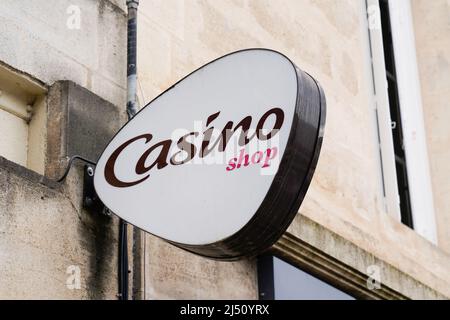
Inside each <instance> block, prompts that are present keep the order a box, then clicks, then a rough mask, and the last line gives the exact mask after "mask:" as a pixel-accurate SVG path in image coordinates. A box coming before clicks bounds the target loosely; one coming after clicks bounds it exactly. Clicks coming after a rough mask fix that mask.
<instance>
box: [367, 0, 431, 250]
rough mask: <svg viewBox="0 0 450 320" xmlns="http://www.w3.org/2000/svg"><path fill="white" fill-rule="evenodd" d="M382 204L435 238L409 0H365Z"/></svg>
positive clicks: (412, 226) (398, 216) (421, 232)
mask: <svg viewBox="0 0 450 320" xmlns="http://www.w3.org/2000/svg"><path fill="white" fill-rule="evenodd" d="M366 4H367V14H368V22H369V42H370V53H371V64H372V71H373V83H374V101H375V102H374V104H375V111H376V119H377V124H378V133H379V135H378V137H379V142H380V159H381V167H382V177H383V192H384V196H385V200H386V201H385V208H386V211H387V212H388V213H390V214H391V215H393V216H394V217H396V218H397V219H398V220H400V221H401V222H403V223H404V224H405V225H407V226H409V227H410V228H414V230H416V231H417V232H418V233H419V234H420V235H422V236H423V237H425V238H427V239H428V240H430V241H432V242H434V243H436V226H435V218H434V206H433V196H432V190H431V180H430V176H429V164H428V153H427V148H426V137H425V128H424V121H423V114H422V101H421V94H420V81H419V73H418V67H417V59H416V49H415V40H414V30H413V23H412V14H411V7H410V2H409V0H396V1H389V0H367V1H366Z"/></svg>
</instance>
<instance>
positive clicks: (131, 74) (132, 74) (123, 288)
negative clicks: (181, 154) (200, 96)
mask: <svg viewBox="0 0 450 320" xmlns="http://www.w3.org/2000/svg"><path fill="white" fill-rule="evenodd" d="M126 4H127V7H128V33H127V34H128V36H127V115H128V120H130V119H131V118H133V116H134V115H135V114H136V112H137V101H136V80H137V79H136V35H137V8H138V5H139V0H127V2H126ZM127 227H128V224H127V223H126V222H125V221H123V220H122V219H120V222H119V299H120V300H128V232H127ZM134 231H135V232H136V231H138V232H139V230H136V229H135V230H134Z"/></svg>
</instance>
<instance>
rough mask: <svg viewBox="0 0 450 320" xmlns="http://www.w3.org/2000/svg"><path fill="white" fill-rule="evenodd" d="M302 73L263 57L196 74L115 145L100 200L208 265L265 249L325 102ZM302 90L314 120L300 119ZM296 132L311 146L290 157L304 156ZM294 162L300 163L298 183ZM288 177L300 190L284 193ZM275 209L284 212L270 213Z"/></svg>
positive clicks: (241, 56) (283, 215)
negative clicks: (313, 100)
mask: <svg viewBox="0 0 450 320" xmlns="http://www.w3.org/2000/svg"><path fill="white" fill-rule="evenodd" d="M299 72H301V71H300V70H298V69H297V68H296V67H295V65H294V64H293V63H292V62H291V61H290V60H289V59H287V58H286V57H285V56H283V55H282V54H280V53H277V52H274V51H271V50H265V49H250V50H244V51H239V52H236V53H232V54H229V55H226V56H224V57H222V58H219V59H217V60H215V61H213V62H211V63H209V64H207V65H205V66H203V67H202V68H200V69H198V70H197V71H195V72H193V73H192V74H190V75H189V76H187V77H186V78H184V79H183V80H181V81H179V82H178V83H177V84H175V85H174V86H173V87H171V88H170V89H168V90H167V91H165V92H164V93H163V94H161V95H160V96H158V97H157V98H156V99H154V100H153V101H152V102H150V103H149V104H147V105H146V106H145V107H144V108H143V109H142V110H141V111H140V112H139V113H138V114H137V115H136V116H135V117H134V118H133V119H132V120H130V121H129V122H128V123H127V124H126V125H125V126H124V127H123V128H122V129H121V130H120V131H119V132H118V133H117V134H116V136H115V137H114V138H113V139H112V141H111V142H110V143H109V145H108V146H107V147H106V149H105V150H104V152H103V154H102V156H101V157H100V159H99V161H98V163H97V166H96V170H95V177H94V185H95V189H96V191H97V194H98V196H99V197H100V199H101V200H102V201H103V203H104V204H105V205H106V206H107V207H108V208H109V209H110V210H111V211H112V212H114V213H115V214H117V215H118V216H120V217H121V218H122V219H124V220H126V221H127V222H129V223H131V224H133V225H135V226H137V227H139V228H141V229H143V230H145V231H147V232H149V233H151V234H154V235H156V236H158V237H161V238H163V239H166V240H168V241H170V242H173V243H174V244H176V245H179V246H181V247H183V248H185V249H188V250H190V251H193V252H196V253H199V254H202V255H205V256H210V257H214V258H222V259H233V258H237V257H239V256H242V255H246V254H249V253H251V254H255V253H257V252H258V251H260V250H262V249H263V247H267V245H268V242H271V243H273V242H274V241H276V239H273V238H274V234H277V237H279V234H281V233H282V231H284V230H285V229H286V228H287V226H288V223H289V222H290V220H292V218H293V216H295V212H296V210H297V209H298V205H299V204H300V203H298V202H299V201H300V202H301V199H302V198H303V196H304V192H306V190H304V192H302V190H301V189H302V186H303V185H304V182H305V179H306V180H307V181H306V182H307V184H309V180H310V178H311V177H310V175H311V174H312V172H311V163H312V162H313V166H314V165H315V162H316V161H317V155H318V147H320V143H319V140H321V139H318V137H319V136H320V134H319V131H320V130H319V129H320V128H319V127H320V123H321V122H323V118H322V121H321V109H324V106H325V104H324V99H323V94H322V93H321V91H320V89H319V87H318V84H316V83H315V81H314V80H312V78H310V77H309V76H305V75H304V74H303V73H302V74H301V76H302V77H304V79H303V78H299ZM307 77H309V78H307ZM305 79H306V80H305ZM308 81H309V82H308ZM306 82H308V83H310V87H311V90H312V91H313V92H315V96H316V98H317V99H316V100H317V102H316V103H315V105H313V106H311V108H312V109H314V110H316V111H315V114H316V116H315V117H314V116H311V115H305V117H306V118H307V119H300V118H299V117H301V112H305V111H307V108H306V109H304V110H301V108H300V107H299V103H300V101H301V99H300V98H299V95H300V92H299V90H301V88H303V87H304V85H305V84H306ZM305 93H306V94H310V93H308V92H306V91H305ZM313 95H314V94H313ZM321 99H322V100H323V101H322V102H321ZM307 100H308V99H307ZM309 100H310V99H309ZM309 100H308V101H306V100H305V101H303V102H305V105H308V103H309V104H310V101H309ZM312 109H311V110H312ZM310 113H311V112H310ZM312 113H313V114H314V112H312ZM322 113H323V112H322ZM308 117H309V118H308ZM310 118H311V119H310ZM311 122H312V123H311ZM302 125H304V126H305V127H308V126H309V127H311V126H312V130H310V131H309V132H306V131H305V132H306V133H305V134H306V136H304V137H303V139H310V140H312V142H311V146H310V150H306V151H304V154H301V155H295V154H296V153H297V152H295V151H289V150H290V149H292V150H294V149H293V148H290V147H289V146H290V145H292V147H294V144H296V146H297V147H298V148H302V145H301V144H302V143H304V141H302V142H299V140H300V139H301V137H297V136H298V135H299V133H300V131H301V130H297V128H298V126H302ZM320 138H321V137H320ZM299 143H300V144H299ZM297 147H296V148H297ZM297 151H302V150H297ZM296 157H303V158H305V159H299V160H298V161H296ZM314 158H315V159H314ZM295 161H296V162H297V165H302V161H303V162H305V165H304V167H307V168H306V170H303V171H304V172H303V173H301V172H298V171H299V170H298V169H295V168H294V167H295V164H294V162H295ZM292 164H294V166H293V165H292ZM300 171H301V170H300ZM308 175H309V177H308ZM287 176H290V178H289V179H292V178H295V179H296V180H295V181H297V182H295V181H294V182H293V183H294V185H291V184H292V183H290V185H286V183H287V182H288V181H287V180H286V177H287ZM297 179H298V180H297ZM283 188H288V189H289V191H287V190H286V191H283ZM291 189H292V190H291ZM303 189H304V187H303ZM283 192H285V194H286V195H289V197H288V199H283V197H284V196H283V195H282V193H283ZM302 193H303V195H301V194H302ZM299 197H300V198H301V199H300V200H299ZM279 201H282V204H283V206H286V207H289V209H286V210H284V211H285V212H277V210H282V207H283V206H278V208H274V206H276V205H277V203H278V202H279ZM293 207H296V208H294V209H292V208H293ZM293 210H294V211H295V212H294V213H293ZM273 215H278V216H277V217H276V219H275V220H273V219H274V217H271V216H273ZM278 220H279V221H278ZM288 220H289V221H288ZM286 222H288V223H287V225H286ZM272 223H274V225H271V224H272ZM277 224H279V225H277ZM247 229H248V230H247ZM282 229H283V230H282ZM280 232H281V233H280ZM264 234H266V236H265V238H264V239H261V240H260V241H259V240H257V239H256V238H259V237H261V236H264ZM252 237H254V239H252ZM245 239H247V240H245ZM246 241H247V242H248V243H245V242H246ZM258 241H259V242H258ZM234 243H235V245H233V244H234Z"/></svg>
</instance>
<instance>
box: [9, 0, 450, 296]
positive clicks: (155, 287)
mask: <svg viewBox="0 0 450 320" xmlns="http://www.w3.org/2000/svg"><path fill="white" fill-rule="evenodd" d="M411 3H412V9H413V18H414V27H415V35H416V44H417V53H418V64H419V70H420V81H421V86H422V97H423V106H424V115H425V126H426V129H427V143H428V145H427V147H428V151H429V159H430V164H431V179H432V183H433V196H434V202H435V211H436V212H435V214H436V222H437V235H438V245H437V246H436V245H433V244H432V243H430V242H429V241H427V240H426V239H424V238H422V237H421V236H419V235H418V234H417V233H416V232H414V231H413V230H411V229H409V228H408V227H406V226H404V225H402V224H401V223H400V222H399V221H397V220H396V219H394V218H393V217H392V216H390V215H388V214H386V212H385V210H384V206H383V193H382V178H381V173H380V160H379V155H378V145H377V130H376V119H375V115H374V112H373V109H372V103H373V92H372V82H371V81H372V75H371V65H370V55H369V44H368V43H369V39H368V31H367V16H366V7H365V2H364V1H354V0H339V1H336V0H301V1H294V0H292V1H290V0H289V1H288V0H286V1H270V0H264V1H262V0H261V1H260V0H247V1H246V0H233V1H226V0H220V1H201V0H198V1H194V0H192V1H188V0H170V1H168V0H152V1H146V0H141V4H140V7H139V22H138V78H139V86H138V98H139V101H140V103H141V105H143V104H144V103H146V102H149V101H150V100H151V99H152V98H154V97H156V96H157V95H158V94H159V93H161V92H162V91H163V90H165V89H167V88H168V87H170V85H172V84H173V83H174V82H175V81H177V80H179V79H180V78H181V77H183V76H184V75H186V74H188V73H189V72H191V71H193V70H194V69H196V68H198V67H200V66H201V65H203V64H204V63H207V62H209V61H210V60H212V59H215V58H217V57H219V56H221V55H224V54H226V53H229V52H231V51H235V50H239V49H242V48H249V47H268V48H272V49H275V50H278V51H280V52H283V53H285V54H286V55H287V56H289V57H290V58H291V59H292V60H293V61H294V62H295V63H296V64H297V65H298V66H299V67H300V68H302V69H303V70H305V71H307V72H308V73H311V74H313V75H314V77H315V78H316V79H318V81H319V82H320V83H321V85H322V86H323V88H324V91H325V93H326V96H327V106H328V110H327V113H328V115H327V124H326V129H325V138H324V145H323V148H322V153H321V157H320V159H319V164H318V167H317V171H316V174H315V176H314V179H313V182H312V185H311V187H310V190H309V191H308V194H307V196H306V198H305V201H304V203H303V205H302V207H301V208H300V214H299V215H298V217H297V218H296V220H295V221H294V222H293V224H292V225H291V226H290V228H289V230H288V233H287V234H286V236H285V237H284V238H283V239H282V240H280V242H279V243H278V244H277V245H276V246H275V247H274V251H273V252H274V253H275V254H277V255H280V256H283V257H285V258H287V259H288V260H289V261H290V262H291V263H293V264H296V265H298V266H301V267H303V268H306V269H307V270H309V271H311V272H316V273H318V274H321V275H322V276H324V275H325V273H326V271H327V270H332V269H333V268H334V269H333V270H335V272H336V274H337V277H339V276H341V277H342V279H344V280H345V279H347V280H346V281H347V282H345V281H342V283H340V285H341V286H343V287H345V288H348V289H350V290H352V291H353V292H356V294H357V293H358V292H359V296H361V297H367V298H371V297H372V298H402V297H404V298H450V272H449V271H450V269H449V266H450V227H449V226H450V210H449V208H450V201H449V199H448V196H447V195H448V193H449V191H450V179H448V175H449V172H448V170H447V164H448V163H449V161H450V159H449V157H450V154H449V151H448V149H449V148H448V146H450V141H449V137H450V129H449V127H448V126H447V125H446V123H447V120H448V119H449V117H450V114H449V112H450V111H449V110H450V109H449V108H448V102H447V101H449V100H450V91H449V88H450V79H449V75H450V72H449V70H448V69H449V68H448V67H449V65H450V61H449V59H450V52H449V51H450V30H449V21H450V19H449V17H450V13H449V12H450V4H449V2H448V1H446V0H433V1H425V0H412V1H411ZM70 5H76V6H78V7H79V8H80V9H81V28H80V29H73V30H72V29H69V28H68V27H67V24H66V23H67V18H68V16H69V14H68V13H67V11H66V10H67V8H68V7H69V6H70ZM125 10H126V7H125V1H121V0H114V1H113V0H111V1H107V0H99V1H94V0H70V1H69V0H63V1H61V0H58V1H56V0H52V1H39V2H38V1H36V2H33V3H32V4H29V3H27V5H24V3H23V1H17V0H3V2H2V6H1V8H0V61H1V63H2V64H5V65H7V66H8V67H9V68H13V69H14V70H16V71H17V72H18V73H23V74H25V75H26V76H27V77H30V78H32V79H34V80H33V81H36V82H37V83H39V85H41V86H43V87H44V88H46V90H47V94H46V100H45V101H46V105H47V109H46V110H47V115H46V126H45V128H46V129H45V130H44V131H45V135H46V149H45V150H47V154H46V162H45V170H44V171H45V176H46V177H45V178H44V177H43V176H41V175H39V174H37V173H35V172H32V171H30V170H28V169H25V168H23V167H20V166H18V165H16V164H14V163H11V162H10V161H8V160H5V159H3V158H0V221H1V223H0V274H2V277H0V298H2V299H6V298H63V299H77V298H82V299H92V298H94V299H95V298H102V299H103V298H105V299H115V298H116V293H117V252H118V249H117V237H118V223H117V222H118V221H117V218H115V217H113V218H110V217H106V216H101V215H92V214H89V213H88V212H86V211H85V210H83V209H82V196H81V194H82V186H83V183H82V166H81V165H78V166H77V167H76V168H75V170H73V171H72V172H71V174H70V175H69V176H68V179H67V180H66V182H64V183H62V184H59V183H56V182H54V181H53V180H55V179H56V178H57V177H59V176H60V175H61V174H62V172H63V170H64V166H65V165H66V163H67V157H69V156H71V155H74V154H76V153H80V152H81V153H83V155H84V156H86V157H90V156H91V157H92V159H94V158H95V157H96V156H97V155H98V154H97V153H96V152H98V151H97V150H96V148H95V146H96V145H97V144H98V148H99V149H101V148H102V147H103V144H104V143H105V141H107V140H108V138H109V137H110V136H111V135H112V134H113V133H114V131H115V130H116V129H117V128H118V127H119V126H120V124H121V123H124V121H125V107H124V105H125V98H126V71H125V70H126V49H125V48H126V11H125ZM63 80H65V81H63ZM71 101H72V102H71ZM71 112H72V113H71ZM87 113H91V114H92V115H91V116H86V114H87ZM71 114H73V115H77V114H78V115H80V116H79V117H76V116H70V115H71ZM105 117H106V119H108V120H107V121H103V122H102V121H101V119H105ZM95 123H97V124H98V125H99V128H96V129H95V130H94V129H93V127H92V126H93V125H94V124H95ZM77 128H79V130H80V132H78V131H77ZM0 130H1V128H0ZM89 130H93V131H89ZM77 134H79V135H77ZM89 136H91V137H92V139H93V140H92V141H90V142H89V143H86V144H83V143H82V142H80V139H82V138H83V139H87V137H89ZM71 137H74V138H72V139H71ZM30 141H31V140H30ZM1 154H2V153H1V150H0V155H1ZM94 160H95V159H94ZM130 229H131V228H130ZM130 231H131V230H130ZM131 246H132V244H131V243H130V252H131V251H132V248H131ZM138 246H140V247H141V250H143V252H144V258H143V260H144V261H143V264H142V266H141V268H138V267H134V266H133V263H132V262H133V261H131V265H130V269H131V270H132V271H133V272H132V273H131V274H130V276H131V280H132V279H133V277H134V276H135V274H134V273H135V272H141V273H142V274H143V275H145V277H142V280H141V281H140V282H139V283H136V282H135V283H134V286H135V287H134V288H133V289H134V291H135V292H140V293H143V294H142V295H141V297H145V298H147V299H167V298H169V299H170V298H182V299H184V298H194V299H197V298H198V299H200V298H212V299H214V298H222V299H227V298H230V299H256V298H257V297H258V284H257V271H256V261H255V259H250V260H244V261H237V262H218V261H212V260H205V259H203V258H201V257H197V256H194V255H192V254H190V253H186V252H184V251H182V250H180V249H178V248H175V247H173V246H171V245H169V244H167V243H165V242H162V241H160V240H158V239H156V238H154V237H152V236H150V235H147V236H145V239H144V241H142V243H139V244H138ZM307 248H313V249H311V250H310V249H307ZM308 257H314V259H312V260H311V261H309V260H308ZM314 261H316V262H314ZM332 261H337V263H335V262H332ZM315 263H316V264H315ZM334 263H335V264H334ZM373 264H376V265H379V266H380V267H381V270H382V283H383V285H384V289H383V290H382V293H380V294H374V295H372V296H371V295H370V294H367V293H364V290H365V289H364V281H365V278H364V277H365V276H366V274H367V267H368V266H370V265H373ZM70 266H78V267H79V268H80V271H81V289H75V290H71V289H68V288H67V285H66V281H67V278H68V276H69V275H70V274H68V273H67V271H68V269H67V268H69V267H70ZM144 279H145V280H144ZM329 280H330V279H329ZM331 280H332V279H331ZM131 282H133V281H131ZM344 282H345V283H344ZM366 291H367V290H366Z"/></svg>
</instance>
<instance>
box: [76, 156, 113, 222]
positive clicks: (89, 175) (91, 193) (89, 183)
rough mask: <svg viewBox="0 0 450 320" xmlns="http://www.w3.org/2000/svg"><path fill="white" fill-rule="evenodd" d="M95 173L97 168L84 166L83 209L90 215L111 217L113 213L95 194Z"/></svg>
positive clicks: (88, 165)
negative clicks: (96, 214)
mask: <svg viewBox="0 0 450 320" xmlns="http://www.w3.org/2000/svg"><path fill="white" fill-rule="evenodd" d="M94 172H95V166H93V165H90V164H87V165H85V166H84V177H83V208H84V209H85V210H87V211H89V212H90V213H101V214H103V215H106V216H111V214H112V212H111V211H110V210H109V209H108V208H107V207H105V205H104V204H103V202H102V201H101V200H100V198H99V197H98V195H97V192H95V188H94Z"/></svg>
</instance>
